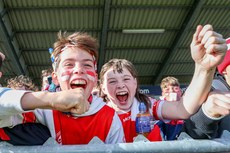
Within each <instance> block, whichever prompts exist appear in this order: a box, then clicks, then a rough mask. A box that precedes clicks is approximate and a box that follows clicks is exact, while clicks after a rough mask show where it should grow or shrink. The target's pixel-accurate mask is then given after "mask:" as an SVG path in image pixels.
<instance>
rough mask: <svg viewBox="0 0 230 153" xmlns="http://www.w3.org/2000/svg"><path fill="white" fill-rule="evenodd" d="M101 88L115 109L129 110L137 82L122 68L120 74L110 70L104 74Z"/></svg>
mask: <svg viewBox="0 0 230 153" xmlns="http://www.w3.org/2000/svg"><path fill="white" fill-rule="evenodd" d="M101 87H102V88H101V89H102V91H103V92H104V93H105V94H106V95H107V97H108V98H109V100H110V101H111V102H112V103H113V104H114V105H115V106H116V109H118V110H122V111H129V110H130V108H131V106H132V103H133V101H134V96H135V93H136V89H137V80H136V79H135V78H134V77H133V76H132V75H131V73H130V72H129V71H128V70H127V69H126V68H123V72H122V73H118V72H117V71H115V72H114V71H113V69H112V68H110V69H109V70H108V71H107V72H106V73H105V74H104V82H103V84H102V85H101Z"/></svg>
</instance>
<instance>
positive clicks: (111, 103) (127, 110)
mask: <svg viewBox="0 0 230 153" xmlns="http://www.w3.org/2000/svg"><path fill="white" fill-rule="evenodd" d="M107 105H108V106H109V107H111V108H113V109H114V110H115V111H116V113H117V114H124V113H127V112H129V111H130V110H131V108H128V109H120V108H119V107H118V106H117V105H116V104H114V103H113V102H111V101H109V102H107Z"/></svg>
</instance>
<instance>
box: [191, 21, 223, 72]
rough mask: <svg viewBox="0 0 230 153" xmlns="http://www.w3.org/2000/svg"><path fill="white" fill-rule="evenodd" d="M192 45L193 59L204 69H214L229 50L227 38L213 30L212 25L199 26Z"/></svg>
mask: <svg viewBox="0 0 230 153" xmlns="http://www.w3.org/2000/svg"><path fill="white" fill-rule="evenodd" d="M190 47H191V54H192V58H193V60H194V61H195V63H196V64H198V65H200V66H201V67H202V68H203V69H204V70H210V69H213V68H215V67H216V66H217V65H218V64H220V63H221V62H222V60H223V58H224V56H225V53H226V50H227V44H226V41H225V39H223V36H222V35H221V34H218V33H216V32H215V31H213V27H212V26H211V25H205V26H204V27H202V26H201V25H199V26H197V29H196V32H195V34H194V35H193V40H192V43H191V45H190Z"/></svg>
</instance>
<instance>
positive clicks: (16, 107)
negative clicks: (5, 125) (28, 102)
mask: <svg viewBox="0 0 230 153" xmlns="http://www.w3.org/2000/svg"><path fill="white" fill-rule="evenodd" d="M27 92H28V91H23V90H11V89H9V88H0V118H1V116H6V115H15V114H19V113H21V112H24V111H23V109H22V107H21V98H22V96H23V95H24V94H25V93H27Z"/></svg>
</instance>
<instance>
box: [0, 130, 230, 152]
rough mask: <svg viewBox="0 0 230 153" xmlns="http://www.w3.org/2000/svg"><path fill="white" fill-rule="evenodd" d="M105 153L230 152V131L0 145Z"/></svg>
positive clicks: (28, 149)
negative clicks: (209, 136) (208, 135)
mask: <svg viewBox="0 0 230 153" xmlns="http://www.w3.org/2000/svg"><path fill="white" fill-rule="evenodd" d="M16 152H20V153H69V152H71V153H75V152H76V153H78V152H79V153H83V152H87V153H88V152H91V153H99V152H100V153H101V152H109V153H111V152H120V153H125V152H151V153H163V152H167V153H192V152H196V153H201V152H202V153H211V152H219V153H223V152H229V153H230V132H228V131H224V134H223V136H222V138H219V139H214V140H204V139H203V140H194V139H192V138H191V137H189V136H188V135H187V134H185V133H182V134H181V135H180V137H179V139H178V140H176V141H163V142H149V141H148V140H147V139H146V138H144V137H143V136H138V137H137V138H136V140H135V142H133V143H118V144H104V143H103V142H102V141H101V140H99V139H98V138H97V137H94V138H93V139H92V140H91V142H90V143H89V144H88V145H59V144H57V142H56V141H55V140H54V139H53V138H50V139H48V140H47V141H46V143H45V144H44V145H42V146H12V145H10V144H8V143H6V142H1V143H0V153H16Z"/></svg>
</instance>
